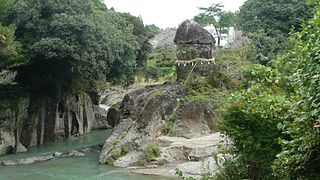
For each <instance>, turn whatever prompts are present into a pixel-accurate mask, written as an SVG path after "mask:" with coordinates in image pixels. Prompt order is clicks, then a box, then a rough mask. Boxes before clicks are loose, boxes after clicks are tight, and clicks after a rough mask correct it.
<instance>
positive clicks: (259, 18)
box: [237, 0, 313, 65]
mask: <svg viewBox="0 0 320 180" xmlns="http://www.w3.org/2000/svg"><path fill="white" fill-rule="evenodd" d="M312 14H313V6H308V5H307V0H301V1H297V0H288V1H279V0H269V1H264V0H248V1H246V2H245V3H244V4H243V5H242V6H241V7H240V12H239V13H238V14H237V16H238V18H237V26H238V27H239V28H240V30H242V31H243V32H244V35H246V36H247V37H249V38H250V39H251V42H250V43H249V47H248V51H249V52H248V54H249V59H250V60H251V61H254V62H257V63H261V64H263V65H270V62H271V59H274V58H276V56H277V54H278V53H282V52H284V51H285V50H286V47H289V46H288V45H289V44H288V40H287V38H288V36H289V33H290V31H291V30H292V29H295V30H299V29H301V23H302V22H304V21H306V20H308V19H309V18H311V16H312Z"/></svg>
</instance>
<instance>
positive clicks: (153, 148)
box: [138, 144, 161, 166]
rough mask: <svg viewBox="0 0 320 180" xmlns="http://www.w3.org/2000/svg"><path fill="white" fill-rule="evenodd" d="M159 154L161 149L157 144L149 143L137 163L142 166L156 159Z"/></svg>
mask: <svg viewBox="0 0 320 180" xmlns="http://www.w3.org/2000/svg"><path fill="white" fill-rule="evenodd" d="M160 154H161V151H160V148H159V146H158V145H156V144H152V145H149V146H148V147H147V148H146V149H145V151H144V155H143V157H142V158H141V160H140V161H139V162H138V163H139V165H141V166H143V165H145V164H147V163H149V162H151V161H156V160H157V158H158V157H159V156H160Z"/></svg>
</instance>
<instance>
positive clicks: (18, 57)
mask: <svg viewBox="0 0 320 180" xmlns="http://www.w3.org/2000/svg"><path fill="white" fill-rule="evenodd" d="M24 63H26V59H25V58H24V57H23V55H22V54H21V49H20V45H19V43H18V42H16V41H15V40H14V32H13V31H12V30H11V29H10V28H9V27H5V26H2V25H1V24H0V71H1V70H4V69H11V68H14V67H17V66H19V65H22V64H24Z"/></svg>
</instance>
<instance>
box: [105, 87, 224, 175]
mask: <svg viewBox="0 0 320 180" xmlns="http://www.w3.org/2000/svg"><path fill="white" fill-rule="evenodd" d="M188 93H189V92H187V90H186V89H185V88H183V87H181V86H180V85H170V84H163V85H151V86H147V87H145V88H141V89H136V90H134V91H131V92H129V93H128V94H126V95H125V96H124V99H123V101H121V102H119V103H118V104H116V105H114V106H113V108H114V110H115V112H116V113H117V117H118V118H117V119H114V121H116V124H117V125H116V126H115V127H114V129H113V132H112V135H111V136H110V137H109V138H108V139H107V140H106V142H105V144H104V146H103V150H102V152H101V154H100V158H99V161H100V163H102V164H104V163H107V164H109V165H113V166H115V167H120V168H125V169H126V170H129V171H131V172H135V173H141V174H152V175H161V176H175V172H176V169H177V168H178V169H180V170H181V171H182V172H183V173H184V174H185V175H187V176H188V175H190V176H194V177H197V176H200V175H201V174H203V173H206V172H214V171H215V170H216V169H217V168H216V166H217V162H216V160H215V159H214V158H213V153H215V152H216V151H217V149H218V146H219V145H221V144H224V139H223V138H222V137H221V136H220V133H219V132H217V126H216V121H217V117H216V112H214V110H215V109H216V107H215V105H214V104H212V103H208V102H206V101H204V102H201V101H199V100H196V99H193V98H190V97H189V94H188ZM213 96H214V95H213ZM212 99H215V98H214V97H212ZM149 147H153V148H154V149H153V151H157V150H156V149H159V152H160V154H159V156H157V157H152V158H150V154H148V153H150V152H148V151H149V150H148V149H150V148H149Z"/></svg>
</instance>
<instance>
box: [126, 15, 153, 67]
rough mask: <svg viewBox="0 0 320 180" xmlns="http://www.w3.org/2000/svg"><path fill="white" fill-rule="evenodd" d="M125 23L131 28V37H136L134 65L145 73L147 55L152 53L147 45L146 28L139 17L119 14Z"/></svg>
mask: <svg viewBox="0 0 320 180" xmlns="http://www.w3.org/2000/svg"><path fill="white" fill-rule="evenodd" d="M121 16H122V17H124V18H125V19H126V20H127V22H128V23H129V24H130V25H132V26H133V32H132V33H133V35H135V37H136V42H137V43H138V49H137V52H136V64H137V68H138V70H140V71H145V68H146V66H147V60H148V58H149V53H151V51H152V46H151V44H150V43H149V40H150V37H149V32H148V30H147V28H146V27H145V26H144V24H143V21H142V19H141V17H136V16H132V15H131V14H129V13H121Z"/></svg>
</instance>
